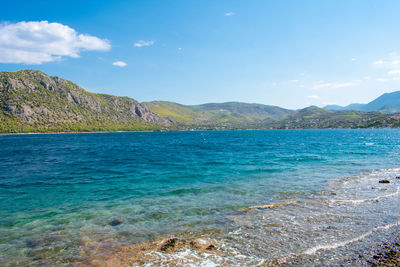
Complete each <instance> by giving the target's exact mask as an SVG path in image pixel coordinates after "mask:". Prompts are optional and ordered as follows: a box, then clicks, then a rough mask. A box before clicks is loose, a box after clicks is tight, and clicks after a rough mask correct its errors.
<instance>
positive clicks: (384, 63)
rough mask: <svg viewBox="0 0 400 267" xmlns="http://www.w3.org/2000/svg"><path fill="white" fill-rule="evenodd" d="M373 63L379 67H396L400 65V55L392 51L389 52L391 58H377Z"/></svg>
mask: <svg viewBox="0 0 400 267" xmlns="http://www.w3.org/2000/svg"><path fill="white" fill-rule="evenodd" d="M372 65H374V66H377V67H392V68H393V67H396V66H398V65H400V57H399V55H398V54H397V53H390V54H389V59H386V60H382V59H380V60H377V61H374V62H372Z"/></svg>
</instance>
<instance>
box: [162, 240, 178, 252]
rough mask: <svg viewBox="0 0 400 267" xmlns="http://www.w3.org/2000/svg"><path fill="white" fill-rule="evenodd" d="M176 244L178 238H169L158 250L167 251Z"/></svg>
mask: <svg viewBox="0 0 400 267" xmlns="http://www.w3.org/2000/svg"><path fill="white" fill-rule="evenodd" d="M177 242H178V238H170V239H168V240H167V241H165V243H164V244H163V245H162V246H161V248H160V250H162V251H167V250H169V249H172V248H174V247H175V245H176V243H177Z"/></svg>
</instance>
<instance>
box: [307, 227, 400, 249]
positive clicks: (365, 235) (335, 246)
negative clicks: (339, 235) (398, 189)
mask: <svg viewBox="0 0 400 267" xmlns="http://www.w3.org/2000/svg"><path fill="white" fill-rule="evenodd" d="M398 225H400V220H399V221H397V222H395V223H391V224H388V225H384V226H377V227H375V228H373V229H372V230H370V231H368V232H366V233H364V234H362V235H360V236H357V237H355V238H352V239H349V240H345V241H342V242H338V243H334V244H332V245H318V246H315V247H312V248H309V249H307V250H306V251H304V252H303V254H306V255H312V254H315V253H316V252H317V251H318V250H330V249H336V248H339V247H343V246H346V245H348V244H350V243H353V242H357V241H359V240H362V239H364V238H366V237H367V236H369V235H371V234H372V233H374V232H376V231H378V230H387V229H389V228H391V227H394V226H398Z"/></svg>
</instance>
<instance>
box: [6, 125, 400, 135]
mask: <svg viewBox="0 0 400 267" xmlns="http://www.w3.org/2000/svg"><path fill="white" fill-rule="evenodd" d="M363 129H376V130H378V129H388V130H389V129H393V130H395V129H400V127H396V128H394V127H385V128H384V127H382V128H374V127H370V128H290V129H225V130H223V129H218V130H210V129H204V130H154V131H150V130H146V131H96V132H29V133H0V136H1V135H35V134H93V133H157V132H226V131H268V130H280V131H285V130H363Z"/></svg>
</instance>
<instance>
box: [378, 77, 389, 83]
mask: <svg viewBox="0 0 400 267" xmlns="http://www.w3.org/2000/svg"><path fill="white" fill-rule="evenodd" d="M387 80H388V79H385V78H377V79H375V81H377V82H386V81H387Z"/></svg>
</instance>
